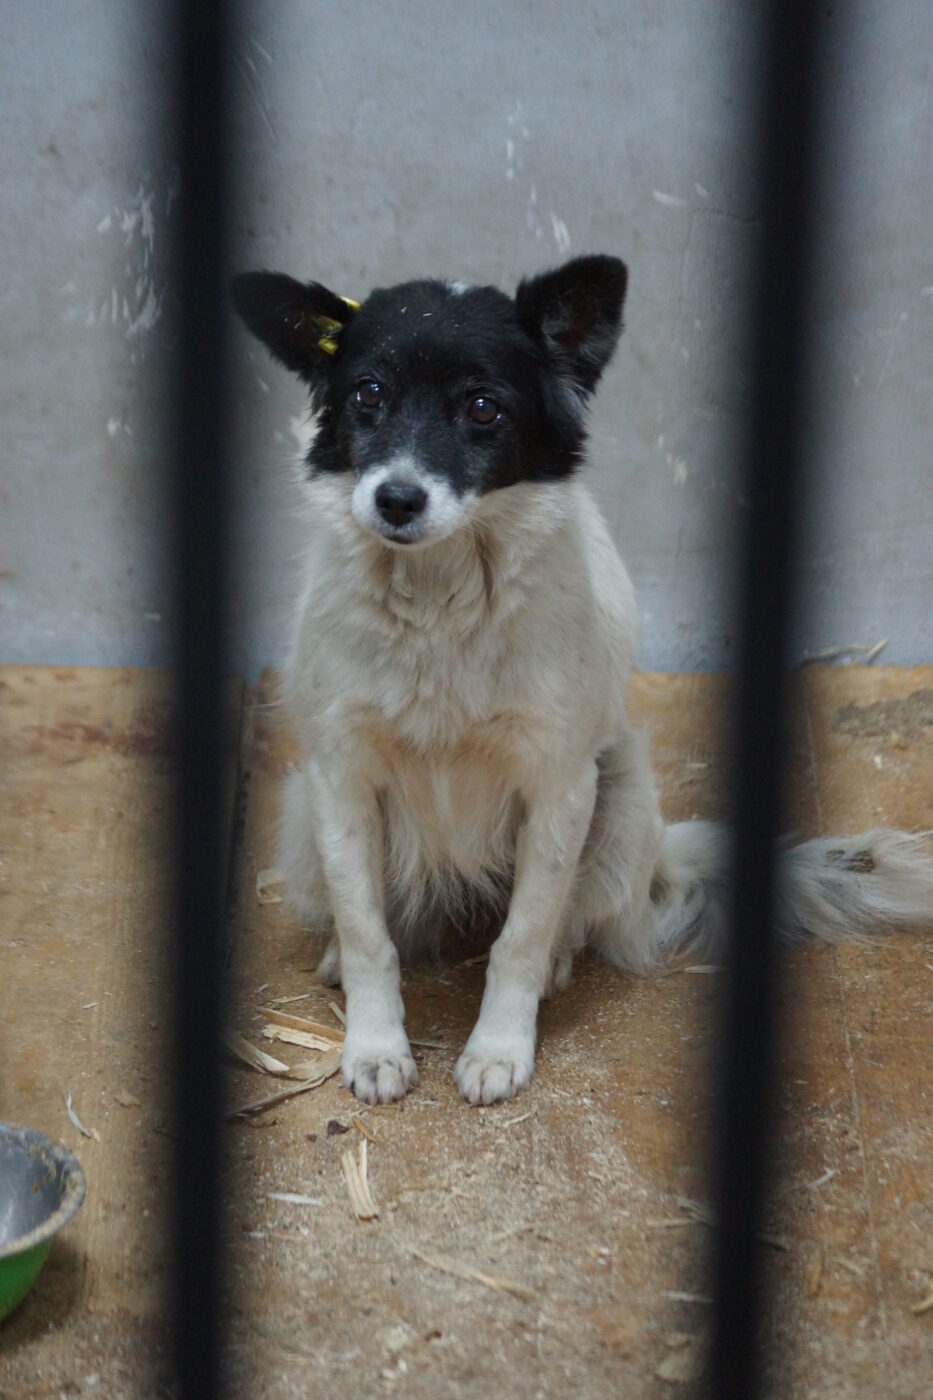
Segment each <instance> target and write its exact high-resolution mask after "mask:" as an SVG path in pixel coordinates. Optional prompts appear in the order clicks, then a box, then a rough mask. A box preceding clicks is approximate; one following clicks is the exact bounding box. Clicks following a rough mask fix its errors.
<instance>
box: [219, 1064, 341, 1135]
mask: <svg viewBox="0 0 933 1400" xmlns="http://www.w3.org/2000/svg"><path fill="white" fill-rule="evenodd" d="M340 1061H341V1051H340V1050H339V1049H338V1048H337V1047H335V1048H334V1049H333V1050H327V1051H325V1053H324V1054H323V1055H321V1056H320V1058H319V1059H317V1060H308V1061H306V1062H305V1063H304V1064H300V1065H294V1066H292V1068H291V1069H290V1070H289V1072H288V1077H289V1078H290V1079H291V1078H293V1079H296V1080H297V1083H295V1084H291V1085H289V1086H288V1088H287V1089H277V1090H276V1091H275V1093H273V1094H266V1095H265V1097H264V1098H261V1099H254V1100H253V1101H252V1102H251V1103H246V1104H243V1105H242V1106H241V1107H240V1108H235V1109H233V1110H232V1111H231V1112H230V1113H228V1114H227V1117H228V1119H236V1118H246V1117H248V1116H249V1115H250V1114H253V1113H262V1112H263V1111H264V1110H265V1109H267V1108H272V1106H273V1105H274V1104H277V1103H282V1102H283V1101H284V1100H285V1099H290V1098H293V1097H294V1096H295V1094H304V1093H306V1092H307V1091H308V1090H309V1089H317V1088H318V1087H319V1086H320V1085H321V1084H323V1083H324V1081H325V1080H327V1079H330V1078H331V1077H332V1076H333V1075H335V1074H336V1073H337V1071H338V1070H339V1069H340Z"/></svg>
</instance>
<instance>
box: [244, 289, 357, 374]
mask: <svg viewBox="0 0 933 1400" xmlns="http://www.w3.org/2000/svg"><path fill="white" fill-rule="evenodd" d="M230 294H231V296H232V298H233V304H234V306H235V307H236V309H237V311H238V312H239V314H240V316H242V318H243V320H244V321H245V322H246V325H247V326H248V327H249V329H250V330H251V331H252V333H253V335H255V336H256V337H258V339H259V340H261V341H262V343H263V344H264V345H266V346H267V347H268V348H269V349H270V350H271V351H272V353H273V355H274V356H275V357H276V359H277V360H281V362H282V364H283V365H285V366H286V368H287V369H290V370H292V371H293V372H294V373H295V374H297V375H300V377H301V378H302V379H304V380H305V381H306V382H307V383H309V384H311V383H313V382H315V381H316V380H318V379H319V377H320V375H321V372H322V371H326V368H327V366H328V365H329V364H330V363H331V362H332V360H333V357H334V355H335V354H336V353H337V337H338V336H339V334H340V331H341V330H342V329H343V327H344V326H345V325H346V324H347V322H348V321H349V320H350V319H351V317H353V316H355V315H356V313H357V311H358V310H359V304H358V303H357V302H355V301H350V300H349V299H348V298H346V297H339V296H337V295H336V294H335V293H334V292H329V291H328V290H327V288H326V287H322V286H321V284H320V283H319V282H308V283H307V284H304V283H301V282H296V281H295V279H294V277H286V275H285V273H284V272H244V273H241V274H240V276H239V277H234V279H233V281H232V283H231V284H230Z"/></svg>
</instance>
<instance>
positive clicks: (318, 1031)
mask: <svg viewBox="0 0 933 1400" xmlns="http://www.w3.org/2000/svg"><path fill="white" fill-rule="evenodd" d="M259 1010H260V1012H261V1013H262V1015H263V1016H265V1018H266V1020H267V1021H270V1022H271V1023H272V1024H273V1025H275V1026H288V1027H289V1029H290V1030H293V1031H309V1032H311V1034H313V1035H320V1036H323V1037H324V1038H325V1039H329V1040H330V1043H331V1045H342V1044H343V1031H342V1029H341V1028H340V1027H339V1026H325V1025H323V1023H322V1022H320V1021H309V1020H308V1018H307V1016H293V1015H292V1014H291V1012H289V1011H278V1010H277V1009H276V1008H275V1007H274V1006H261V1007H260V1008H259Z"/></svg>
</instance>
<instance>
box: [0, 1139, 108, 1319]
mask: <svg viewBox="0 0 933 1400" xmlns="http://www.w3.org/2000/svg"><path fill="white" fill-rule="evenodd" d="M86 1191H87V1182H86V1181H85V1179H84V1172H83V1171H82V1170H81V1167H80V1165H79V1164H78V1162H77V1161H76V1160H75V1158H74V1157H72V1155H71V1153H70V1152H69V1151H68V1149H67V1148H65V1147H62V1145H61V1144H60V1143H57V1142H53V1141H52V1140H51V1138H47V1137H46V1136H45V1135H44V1134H43V1133H39V1132H36V1130H35V1128H17V1127H14V1125H13V1124H12V1123H0V1321H2V1320H3V1318H5V1317H7V1316H8V1314H9V1313H11V1312H12V1311H13V1309H14V1308H15V1307H16V1306H17V1304H18V1303H21V1302H22V1300H23V1298H25V1296H26V1294H27V1293H28V1292H29V1290H30V1288H31V1287H32V1285H33V1284H34V1283H35V1281H36V1279H37V1278H38V1276H39V1271H40V1269H41V1268H42V1265H43V1264H44V1263H45V1259H46V1255H47V1254H48V1252H49V1250H50V1249H51V1248H52V1240H53V1238H54V1237H55V1235H56V1234H57V1233H58V1231H59V1230H60V1229H61V1228H62V1226H63V1225H67V1224H68V1221H69V1220H71V1219H72V1217H73V1216H75V1215H77V1213H78V1211H79V1210H80V1208H81V1204H82V1202H83V1201H84V1196H85V1192H86Z"/></svg>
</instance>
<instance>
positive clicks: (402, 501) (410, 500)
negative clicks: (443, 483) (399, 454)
mask: <svg viewBox="0 0 933 1400" xmlns="http://www.w3.org/2000/svg"><path fill="white" fill-rule="evenodd" d="M374 500H375V503H376V509H377V510H378V512H379V514H380V516H381V517H382V519H383V520H384V521H385V522H386V524H387V525H390V526H391V527H392V528H393V529H394V530H401V529H404V528H405V526H406V525H411V524H412V523H413V522H414V521H415V520H417V518H418V516H419V515H421V514H423V512H424V508H425V506H426V505H427V503H428V493H427V491H425V490H424V488H423V487H421V486H416V485H415V484H414V483H413V482H407V481H383V482H382V483H381V485H380V486H378V487H377V488H376V493H375V497H374Z"/></svg>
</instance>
